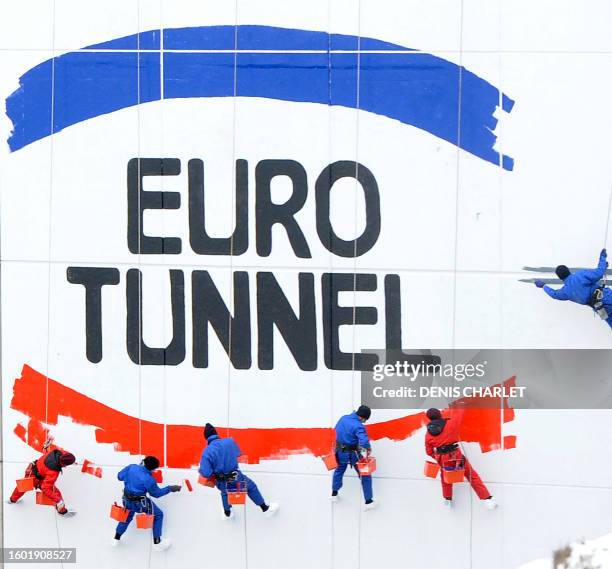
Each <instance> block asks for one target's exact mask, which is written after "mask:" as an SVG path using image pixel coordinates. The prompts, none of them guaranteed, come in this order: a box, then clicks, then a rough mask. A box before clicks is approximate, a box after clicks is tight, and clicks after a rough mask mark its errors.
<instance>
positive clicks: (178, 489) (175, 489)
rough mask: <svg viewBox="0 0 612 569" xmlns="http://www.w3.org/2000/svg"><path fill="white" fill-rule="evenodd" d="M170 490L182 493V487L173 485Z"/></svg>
mask: <svg viewBox="0 0 612 569" xmlns="http://www.w3.org/2000/svg"><path fill="white" fill-rule="evenodd" d="M168 488H170V492H180V491H181V487H180V486H177V485H176V484H173V485H172V486H168Z"/></svg>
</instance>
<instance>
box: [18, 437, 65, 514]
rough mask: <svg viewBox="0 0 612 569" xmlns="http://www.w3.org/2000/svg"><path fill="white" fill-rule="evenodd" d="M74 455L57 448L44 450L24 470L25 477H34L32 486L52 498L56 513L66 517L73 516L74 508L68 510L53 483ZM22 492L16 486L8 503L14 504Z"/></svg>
mask: <svg viewBox="0 0 612 569" xmlns="http://www.w3.org/2000/svg"><path fill="white" fill-rule="evenodd" d="M74 462H75V458H74V455H73V454H71V453H69V452H66V451H65V450H62V449H59V448H52V450H49V451H47V452H45V453H44V454H43V455H42V456H41V457H40V458H39V459H38V460H35V461H34V462H32V463H30V464H29V465H28V467H27V468H26V471H25V476H26V478H32V477H33V478H34V488H37V489H39V490H40V491H41V492H42V493H43V494H44V495H45V496H46V497H47V498H49V499H50V500H53V503H54V504H55V509H56V511H57V513H58V514H60V515H61V516H65V517H67V518H69V517H71V516H74V515H75V514H76V512H75V511H74V510H70V511H69V510H68V508H66V504H65V503H64V498H63V497H62V493H61V492H60V491H59V488H58V487H57V486H56V485H55V482H56V481H57V479H58V477H59V475H60V474H61V472H62V468H64V467H66V466H70V465H71V464H74ZM23 495H24V492H20V491H19V490H18V489H17V488H15V490H13V493H12V494H11V496H10V498H9V500H8V501H9V504H15V503H16V502H17V501H18V500H19V499H20V498H21V497H22V496H23Z"/></svg>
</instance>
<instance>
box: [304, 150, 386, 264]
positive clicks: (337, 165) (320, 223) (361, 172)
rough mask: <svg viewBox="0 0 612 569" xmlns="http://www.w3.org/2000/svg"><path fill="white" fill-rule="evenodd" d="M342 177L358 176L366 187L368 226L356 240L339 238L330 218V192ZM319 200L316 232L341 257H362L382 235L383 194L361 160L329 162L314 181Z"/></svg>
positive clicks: (327, 247)
mask: <svg viewBox="0 0 612 569" xmlns="http://www.w3.org/2000/svg"><path fill="white" fill-rule="evenodd" d="M340 178H356V179H357V180H358V181H359V183H360V184H361V187H362V189H363V196H364V198H365V208H366V226H365V229H364V230H363V233H362V234H361V235H360V236H359V237H357V238H356V239H354V240H353V241H345V240H344V239H340V237H338V236H337V235H336V234H335V233H334V230H333V228H332V226H331V221H330V219H329V193H330V191H331V188H332V186H333V185H334V184H335V183H336V182H337V181H338V180H339V179H340ZM315 196H316V201H317V233H318V234H319V239H320V240H321V243H323V245H324V246H325V248H326V249H327V250H328V251H330V252H331V253H334V254H335V255H338V256H340V257H359V256H360V255H363V254H364V253H367V252H368V251H369V250H370V249H371V248H372V247H374V244H375V243H376V240H377V239H378V236H379V235H380V195H379V193H378V184H377V183H376V178H374V174H372V172H370V170H368V168H366V167H365V166H363V165H362V164H359V162H351V161H349V160H341V161H339V162H334V163H333V164H330V165H329V166H327V167H326V168H325V169H324V170H323V172H321V174H320V175H319V177H318V178H317V181H316V183H315Z"/></svg>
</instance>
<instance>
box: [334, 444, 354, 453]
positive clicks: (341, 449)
mask: <svg viewBox="0 0 612 569" xmlns="http://www.w3.org/2000/svg"><path fill="white" fill-rule="evenodd" d="M358 449H359V446H358V445H345V444H342V443H336V452H357V450H358Z"/></svg>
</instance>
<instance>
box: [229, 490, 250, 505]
mask: <svg viewBox="0 0 612 569" xmlns="http://www.w3.org/2000/svg"><path fill="white" fill-rule="evenodd" d="M246 495H247V493H246V492H243V491H241V490H238V491H236V492H228V493H227V501H228V502H229V503H230V504H231V505H232V506H244V505H245V504H246Z"/></svg>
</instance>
